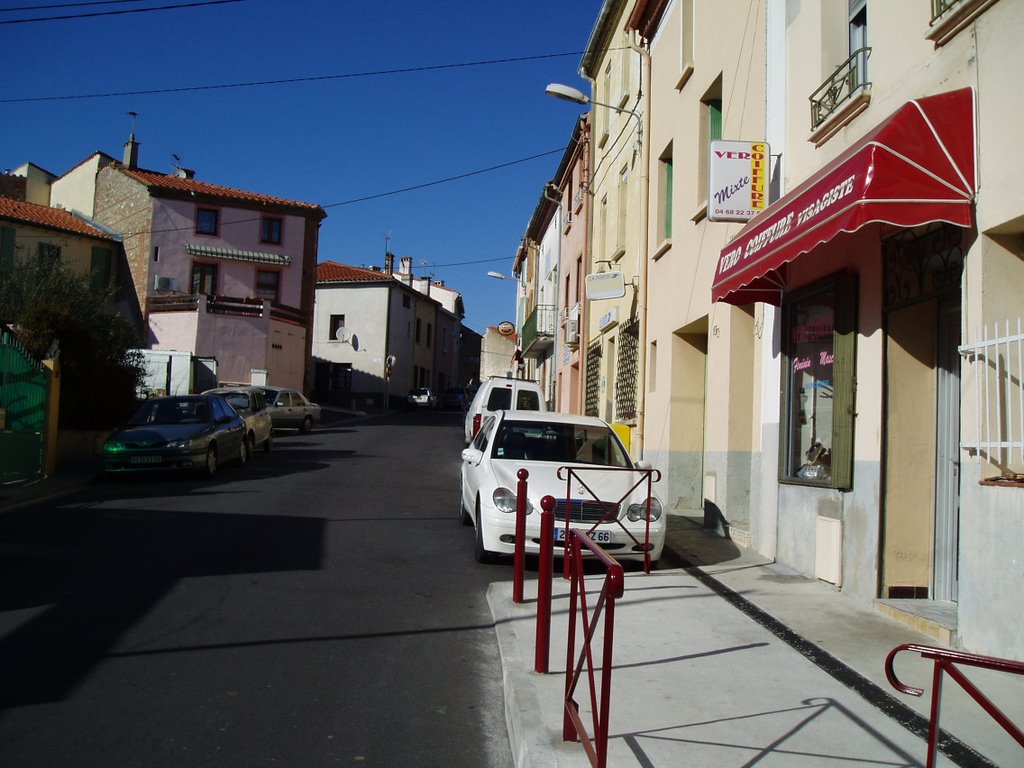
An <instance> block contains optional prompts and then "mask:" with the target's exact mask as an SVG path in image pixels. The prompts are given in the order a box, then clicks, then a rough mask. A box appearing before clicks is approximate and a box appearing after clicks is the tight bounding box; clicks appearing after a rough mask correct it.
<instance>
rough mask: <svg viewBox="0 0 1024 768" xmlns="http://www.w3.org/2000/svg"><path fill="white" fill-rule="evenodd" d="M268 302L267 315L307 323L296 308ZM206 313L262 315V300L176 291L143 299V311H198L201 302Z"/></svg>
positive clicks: (286, 321) (272, 317)
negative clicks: (144, 302)
mask: <svg viewBox="0 0 1024 768" xmlns="http://www.w3.org/2000/svg"><path fill="white" fill-rule="evenodd" d="M269 303H270V317H271V319H272V320H280V321H282V322H285V323H291V324H293V325H308V321H307V318H306V313H305V312H303V311H302V310H301V309H299V308H298V307H290V306H288V305H286V304H277V303H276V302H269ZM203 304H205V309H206V312H207V313H208V314H217V315H237V316H239V317H263V308H264V300H263V299H250V298H238V297H235V296H205V295H202V294H194V293H193V294H177V295H174V296H152V297H150V298H149V299H148V300H147V301H146V312H147V313H154V312H198V311H200V308H201V307H202V305H203Z"/></svg>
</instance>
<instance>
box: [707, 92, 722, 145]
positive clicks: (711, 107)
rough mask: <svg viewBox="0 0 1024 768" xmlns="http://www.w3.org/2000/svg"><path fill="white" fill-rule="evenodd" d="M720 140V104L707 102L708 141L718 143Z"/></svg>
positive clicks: (718, 102)
mask: <svg viewBox="0 0 1024 768" xmlns="http://www.w3.org/2000/svg"><path fill="white" fill-rule="evenodd" d="M720 138H722V102H720V101H709V102H708V140H709V141H718V140H719V139H720Z"/></svg>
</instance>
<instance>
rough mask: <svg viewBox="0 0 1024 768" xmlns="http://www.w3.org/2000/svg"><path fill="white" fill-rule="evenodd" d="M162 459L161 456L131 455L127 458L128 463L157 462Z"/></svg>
mask: <svg viewBox="0 0 1024 768" xmlns="http://www.w3.org/2000/svg"><path fill="white" fill-rule="evenodd" d="M162 461H163V457H162V456H132V457H131V458H129V459H128V463H129V464H159V463H160V462H162Z"/></svg>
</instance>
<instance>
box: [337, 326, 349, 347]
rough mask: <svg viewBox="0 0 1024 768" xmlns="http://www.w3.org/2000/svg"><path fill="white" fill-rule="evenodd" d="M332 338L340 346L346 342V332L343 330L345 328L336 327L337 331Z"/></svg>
mask: <svg viewBox="0 0 1024 768" xmlns="http://www.w3.org/2000/svg"><path fill="white" fill-rule="evenodd" d="M334 338H335V340H336V341H340V342H341V343H342V344H344V343H345V342H346V341H348V331H346V330H345V326H343V325H339V326H338V330H336V331H335V332H334Z"/></svg>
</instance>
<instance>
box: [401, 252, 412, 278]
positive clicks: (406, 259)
mask: <svg viewBox="0 0 1024 768" xmlns="http://www.w3.org/2000/svg"><path fill="white" fill-rule="evenodd" d="M400 261H401V264H402V267H401V269H399V274H402V275H412V256H403V257H402V258H401V260H400Z"/></svg>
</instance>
